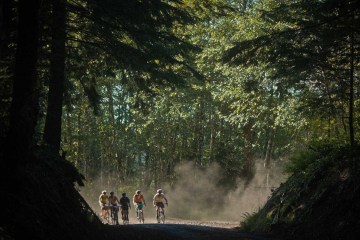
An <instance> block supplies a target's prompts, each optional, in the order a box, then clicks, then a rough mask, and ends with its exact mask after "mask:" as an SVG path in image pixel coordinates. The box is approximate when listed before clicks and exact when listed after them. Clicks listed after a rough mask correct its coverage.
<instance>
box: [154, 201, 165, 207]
mask: <svg viewBox="0 0 360 240" xmlns="http://www.w3.org/2000/svg"><path fill="white" fill-rule="evenodd" d="M155 205H156V206H157V207H161V208H164V207H165V206H164V203H163V202H156V203H155Z"/></svg>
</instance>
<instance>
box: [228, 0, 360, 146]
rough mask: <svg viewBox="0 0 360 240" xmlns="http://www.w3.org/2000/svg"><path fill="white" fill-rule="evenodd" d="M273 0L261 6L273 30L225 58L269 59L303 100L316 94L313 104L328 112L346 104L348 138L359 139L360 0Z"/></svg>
mask: <svg viewBox="0 0 360 240" xmlns="http://www.w3.org/2000/svg"><path fill="white" fill-rule="evenodd" d="M267 3H268V5H267V7H268V9H266V8H264V9H263V10H259V11H260V12H261V13H262V14H261V16H262V19H263V22H265V23H267V24H269V28H268V29H269V30H268V31H267V32H264V33H261V34H260V35H258V36H255V37H253V38H251V39H248V40H245V41H242V42H239V43H237V44H235V45H234V46H233V47H232V48H230V49H229V50H228V51H227V53H226V55H225V57H224V60H225V61H227V62H230V63H232V64H234V65H241V66H249V65H252V66H254V65H255V66H256V65H258V63H259V62H263V63H267V64H268V68H269V69H274V70H275V71H271V72H273V74H272V77H273V78H276V79H279V83H280V84H279V85H278V87H281V88H283V89H288V91H290V92H293V93H295V94H299V93H303V95H302V96H303V97H304V98H302V101H303V103H307V104H309V101H308V100H314V98H309V96H312V97H316V98H317V101H316V104H317V105H312V108H311V109H313V108H315V111H316V110H317V109H319V107H324V110H320V109H319V113H322V114H324V113H331V112H332V111H331V109H339V108H340V111H342V112H346V113H347V115H348V116H347V117H346V118H347V119H348V124H347V125H348V127H349V129H350V131H349V132H348V136H349V137H348V139H349V142H350V144H352V145H353V144H354V139H355V138H354V129H353V111H352V109H353V101H354V91H353V90H351V89H352V88H353V86H355V85H354V66H357V62H356V61H355V58H354V56H356V55H357V54H358V52H359V44H358V43H357V42H356V41H354V39H358V37H359V30H358V26H359V21H354V20H355V19H356V18H354V17H353V16H358V15H359V5H358V4H359V3H358V1H351V0H349V1H332V0H329V1H299V2H296V3H286V2H281V1H280V2H279V3H278V4H277V3H276V1H268V2H267ZM263 7H264V6H263ZM288 12H291V13H292V14H288ZM285 13H286V14H285ZM352 39H353V40H352ZM349 76H350V78H349ZM349 89H350V90H349ZM304 93H305V94H306V95H305V94H304ZM310 94H311V95H310ZM334 94H335V95H334ZM334 96H335V97H334ZM307 99H308V100H307ZM338 99H340V101H338ZM342 100H344V101H346V102H348V104H347V106H346V105H340V106H339V105H336V104H338V103H339V102H341V101H342ZM319 103H320V105H319ZM315 106H316V107H315ZM316 112H317V111H316ZM330 117H333V116H329V118H330ZM339 118H341V117H339ZM341 121H342V119H341V120H340V122H341ZM343 131H345V132H346V131H347V128H344V130H343Z"/></svg>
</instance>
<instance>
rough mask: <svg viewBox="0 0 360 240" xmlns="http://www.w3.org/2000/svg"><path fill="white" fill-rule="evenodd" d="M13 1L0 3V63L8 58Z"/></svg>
mask: <svg viewBox="0 0 360 240" xmlns="http://www.w3.org/2000/svg"><path fill="white" fill-rule="evenodd" d="M13 5H14V3H13V0H1V1H0V61H1V64H3V61H4V60H5V59H7V58H8V57H9V55H10V54H9V45H10V43H11V42H12V41H13V39H12V34H11V33H12V27H13V26H12V25H13V20H12V19H13V17H14V16H13Z"/></svg>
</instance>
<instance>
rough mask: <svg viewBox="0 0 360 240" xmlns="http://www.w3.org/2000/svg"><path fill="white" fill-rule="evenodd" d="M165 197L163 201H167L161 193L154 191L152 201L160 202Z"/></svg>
mask: <svg viewBox="0 0 360 240" xmlns="http://www.w3.org/2000/svg"><path fill="white" fill-rule="evenodd" d="M164 199H165V202H167V199H166V197H165V195H164V194H163V193H156V194H155V195H154V197H153V201H154V202H155V203H160V202H162V201H163V200H164Z"/></svg>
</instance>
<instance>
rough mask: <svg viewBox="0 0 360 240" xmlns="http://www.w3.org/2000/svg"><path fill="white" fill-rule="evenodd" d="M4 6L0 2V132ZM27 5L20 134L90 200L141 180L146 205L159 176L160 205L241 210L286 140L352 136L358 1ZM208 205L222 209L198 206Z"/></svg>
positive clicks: (263, 189)
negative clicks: (29, 38)
mask: <svg viewBox="0 0 360 240" xmlns="http://www.w3.org/2000/svg"><path fill="white" fill-rule="evenodd" d="M16 6H17V2H16V1H9V0H7V1H3V3H2V6H1V7H2V10H3V12H2V18H3V19H4V20H5V21H3V23H2V25H1V34H2V35H1V40H2V41H1V49H2V51H1V69H0V71H1V72H0V77H1V84H0V88H1V89H0V90H1V106H0V107H1V115H0V117H1V126H0V128H1V135H2V136H3V137H2V141H5V140H4V139H5V136H7V134H8V131H9V130H8V129H9V125H10V111H9V109H10V104H11V102H12V101H11V99H12V97H11V93H12V90H11V89H12V87H13V73H14V59H15V51H16V44H15V42H16V41H15V39H16V34H15V33H14V32H15V27H14V26H16V21H17V20H16V17H15V16H16V15H17V13H18V12H17V10H16ZM39 6H40V7H39V9H40V10H39V11H40V15H39V16H40V19H39V23H40V30H39V37H38V40H39V51H38V54H39V58H38V61H37V65H36V66H37V76H38V84H37V88H36V91H37V94H38V97H39V104H38V105H37V106H38V108H37V109H38V114H36V118H37V119H38V121H37V123H36V128H35V132H34V138H33V140H32V143H33V144H35V145H36V144H38V145H40V144H48V145H52V146H54V149H55V151H59V152H60V154H61V155H62V156H66V159H67V160H68V161H70V162H71V163H73V164H74V166H75V167H76V168H77V169H78V170H79V171H80V173H81V174H83V175H84V177H85V179H86V181H85V187H81V188H80V193H81V194H82V195H83V196H84V197H85V199H86V200H87V201H88V203H89V204H90V205H91V206H92V207H93V208H94V210H98V209H97V208H98V203H97V201H98V196H99V194H100V192H101V190H104V189H106V190H107V191H108V192H109V191H115V192H116V193H117V194H118V195H120V194H121V192H127V193H128V195H129V196H132V195H133V193H134V191H135V190H137V189H141V190H142V191H143V193H144V194H145V196H146V197H147V201H148V203H149V205H150V202H151V197H152V196H153V194H154V193H155V190H156V189H157V188H163V189H164V191H165V193H166V195H167V196H168V197H169V208H168V210H167V211H168V212H169V215H171V216H173V217H179V218H188V219H189V218H195V219H201V218H207V219H213V218H215V217H217V218H221V219H227V220H234V221H237V220H241V217H242V214H243V213H245V212H252V211H255V210H257V208H258V207H260V206H261V205H262V204H263V203H264V202H265V201H266V200H267V198H268V196H269V194H270V190H271V188H274V187H278V186H279V184H280V183H281V182H283V181H284V180H285V179H286V177H287V172H286V170H289V168H290V169H291V166H292V165H291V164H293V161H292V160H291V159H293V156H296V154H297V153H298V152H300V151H301V150H303V149H305V148H307V147H308V146H309V145H312V144H315V142H318V141H328V142H333V143H334V144H347V143H348V144H354V142H355V141H356V140H357V139H358V135H357V134H356V133H358V132H359V129H360V122H359V86H360V84H359V83H358V74H359V46H360V45H359V29H360V26H359V15H358V14H359V3H358V1H352V0H346V1H336V0H326V1H320V0H311V1H308V0H306V1H305V0H299V1H286V0H183V1H170V0H169V1H168V0H162V1H160V0H151V1H150V0H149V1H116V0H108V1H94V0H67V1H66V0H56V1H55V0H54V1H42V2H41V4H40V5H39ZM49 9H50V10H49ZM14 19H15V20H14ZM59 106H60V107H59ZM56 114H57V115H56ZM52 116H58V117H57V118H58V119H59V116H60V119H61V122H56V121H55V123H54V122H51V121H52V120H51V119H50V118H51V117H52ZM55 118H56V117H55ZM219 204H220V206H219ZM219 208H220V209H223V210H224V214H223V215H220V216H214V215H212V214H211V213H212V212H214V210H215V209H219ZM149 209H150V208H149ZM146 211H147V210H146Z"/></svg>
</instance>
